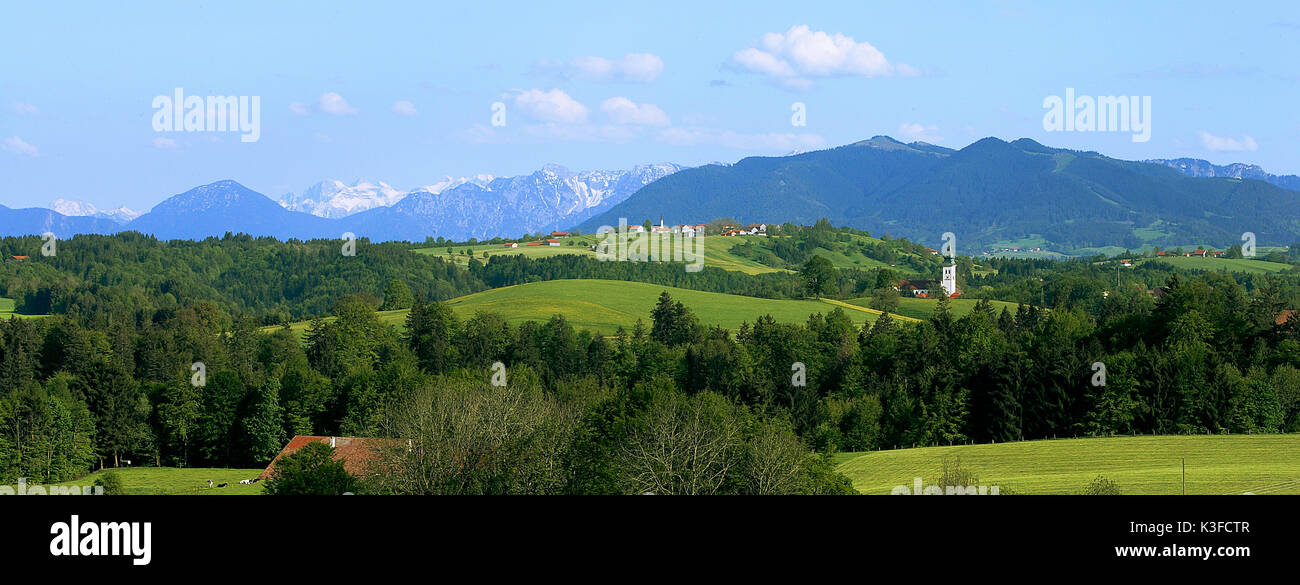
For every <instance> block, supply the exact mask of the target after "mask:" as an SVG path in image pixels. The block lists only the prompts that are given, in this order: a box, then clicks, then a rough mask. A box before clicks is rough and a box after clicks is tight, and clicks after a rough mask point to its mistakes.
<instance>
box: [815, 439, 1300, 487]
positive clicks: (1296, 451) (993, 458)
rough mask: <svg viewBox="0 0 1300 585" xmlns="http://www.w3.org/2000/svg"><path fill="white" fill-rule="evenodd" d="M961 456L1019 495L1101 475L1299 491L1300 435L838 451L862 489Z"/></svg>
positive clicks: (1130, 483)
mask: <svg viewBox="0 0 1300 585" xmlns="http://www.w3.org/2000/svg"><path fill="white" fill-rule="evenodd" d="M945 458H948V459H949V460H950V461H959V463H960V466H961V468H962V469H963V470H968V471H971V472H973V473H974V474H975V476H976V477H977V478H978V480H979V484H980V485H987V486H992V485H997V486H999V488H1000V489H1003V490H1008V491H1011V492H1014V493H1016V494H1073V493H1080V492H1081V491H1082V490H1083V489H1084V487H1085V486H1086V485H1087V484H1088V482H1090V481H1092V480H1093V479H1094V478H1096V477H1097V476H1099V475H1100V476H1104V477H1105V478H1106V479H1109V480H1111V481H1114V482H1116V483H1117V484H1118V486H1119V489H1120V492H1121V493H1123V494H1180V493H1183V477H1184V476H1183V464H1184V462H1185V463H1186V482H1187V484H1186V493H1188V494H1241V493H1245V492H1251V493H1254V494H1300V435H1295V434H1290V435H1162V436H1137V437H1103V438H1087V439H1060V440H1047V441H1024V442H1017V443H997V444H984V445H957V446H952V447H921V448H916V449H896V450H890V451H873V452H869V453H841V454H839V455H837V456H836V463H837V467H838V469H839V471H841V472H842V473H844V474H845V475H847V476H848V477H849V479H851V480H852V481H853V485H854V487H856V488H857V489H858V491H860V492H862V493H864V494H889V493H890V491H891V490H892V489H893V488H894V487H895V486H899V485H908V486H911V485H912V484H913V478H916V477H920V478H922V480H923V481H924V483H925V485H933V484H935V482H937V480H938V478H939V476H940V474H941V471H942V468H943V461H944V459H945Z"/></svg>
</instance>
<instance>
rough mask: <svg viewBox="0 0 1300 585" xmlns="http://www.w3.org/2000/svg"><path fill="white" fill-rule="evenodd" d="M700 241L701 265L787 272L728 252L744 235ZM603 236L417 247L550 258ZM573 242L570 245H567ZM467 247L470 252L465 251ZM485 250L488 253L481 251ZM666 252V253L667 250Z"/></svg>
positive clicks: (584, 248)
mask: <svg viewBox="0 0 1300 585" xmlns="http://www.w3.org/2000/svg"><path fill="white" fill-rule="evenodd" d="M700 238H701V241H700V245H701V246H703V247H704V266H712V267H714V268H721V269H723V270H733V271H737V272H744V273H745V274H762V273H765V272H789V271H787V270H782V269H779V268H773V267H771V266H764V265H762V264H759V263H758V262H755V261H753V260H749V259H747V258H741V257H740V256H737V255H735V254H732V253H731V248H732V246H735V245H737V244H741V243H743V241H744V240H746V238H744V237H723V236H701V237H700ZM601 239H602V238H599V237H597V236H594V235H585V236H574V237H571V238H563V239H560V242H561V243H560V245H559V246H529V245H526V244H523V243H521V244H519V247H518V248H506V247H505V246H504V245H502V244H478V245H474V246H466V245H460V246H450V247H451V250H452V252H451V253H450V254H448V253H447V248H448V246H443V247H441V248H439V247H431V248H416V249H415V250H414V252H416V253H417V254H426V255H430V256H438V257H440V258H444V259H447V260H451V261H452V262H456V263H458V264H469V260H470V258H471V257H472V258H476V259H478V260H479V261H480V262H486V261H487V260H488V259H490V258H491V257H492V256H526V257H529V258H549V257H552V256H560V255H566V254H572V255H579V256H591V257H592V258H595V257H596V252H595V251H593V250H592V249H591V246H593V245H595V244H596V243H597V242H600V241H601ZM570 244H572V245H570ZM467 250H468V251H469V253H470V254H469V255H468V256H467V255H466V254H465V251H467ZM484 253H486V254H487V257H484V256H483V254H484ZM666 254H667V253H666Z"/></svg>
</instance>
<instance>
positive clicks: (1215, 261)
mask: <svg viewBox="0 0 1300 585" xmlns="http://www.w3.org/2000/svg"><path fill="white" fill-rule="evenodd" d="M1144 262H1163V263H1165V264H1168V265H1170V266H1173V267H1174V268H1176V269H1179V270H1209V271H1215V272H1245V273H1248V274H1272V273H1275V272H1282V271H1283V270H1290V269H1291V265H1290V264H1282V263H1280V262H1265V261H1263V260H1255V259H1252V258H1199V257H1189V256H1176V257H1173V258H1143V259H1140V260H1138V261H1137V263H1138V264H1142V263H1144Z"/></svg>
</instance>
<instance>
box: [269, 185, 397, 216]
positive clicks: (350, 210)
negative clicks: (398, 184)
mask: <svg viewBox="0 0 1300 585" xmlns="http://www.w3.org/2000/svg"><path fill="white" fill-rule="evenodd" d="M405 196H406V192H405V191H402V190H400V189H395V188H393V187H392V186H391V185H389V184H388V183H385V182H383V181H380V182H378V183H371V182H370V181H365V180H357V181H356V182H355V183H353V184H352V185H348V184H347V183H344V182H343V181H339V180H337V179H330V180H326V181H321V182H319V183H316V184H315V185H312V186H310V187H308V188H307V189H306V190H304V191H303V192H302V194H301V195H295V194H293V193H287V194H285V196H284V197H281V198H280V201H279V203H280V206H282V207H284V208H285V209H289V210H292V211H301V212H304V213H310V214H312V215H315V216H319V217H329V218H339V217H347V216H349V215H352V214H354V213H359V212H362V211H365V210H367V209H374V208H376V207H387V206H389V205H392V204H394V203H397V202H398V201H401V200H402V197H405Z"/></svg>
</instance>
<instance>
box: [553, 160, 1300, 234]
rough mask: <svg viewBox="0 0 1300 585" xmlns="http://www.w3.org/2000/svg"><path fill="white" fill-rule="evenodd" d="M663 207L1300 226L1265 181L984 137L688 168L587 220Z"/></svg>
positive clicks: (880, 217) (794, 217) (809, 214)
mask: <svg viewBox="0 0 1300 585" xmlns="http://www.w3.org/2000/svg"><path fill="white" fill-rule="evenodd" d="M620 217H626V218H628V220H629V221H630V222H632V223H640V222H641V221H643V220H645V219H652V220H656V221H657V219H658V218H659V217H663V218H664V220H665V221H667V222H668V223H699V222H703V221H708V220H710V219H713V218H716V217H732V218H735V219H736V220H738V221H739V222H740V223H781V222H786V221H792V222H794V223H802V224H811V223H813V221H815V220H816V219H817V218H820V217H826V218H829V219H830V220H831V222H832V223H834V224H836V225H848V226H852V227H856V228H862V229H866V230H868V231H870V232H872V233H886V232H887V233H890V234H892V235H894V236H904V237H908V238H910V239H912V240H914V241H920V242H934V241H937V239H938V238H939V235H940V234H942V233H943V232H948V231H951V232H954V233H957V234H958V237H959V242H960V243H962V244H963V245H971V246H982V245H987V244H990V243H993V242H998V241H1003V240H1013V239H1017V238H1021V237H1029V236H1040V237H1042V238H1043V239H1045V240H1046V241H1047V245H1048V246H1049V247H1051V248H1053V249H1058V250H1073V249H1077V248H1086V247H1095V246H1122V247H1125V248H1139V247H1141V246H1142V245H1144V244H1150V245H1157V246H1177V245H1184V244H1187V243H1190V242H1201V243H1211V244H1215V245H1219V246H1223V247H1226V246H1229V245H1232V244H1240V243H1241V234H1242V233H1243V232H1248V231H1249V232H1253V233H1255V234H1256V236H1257V238H1258V241H1259V242H1261V243H1267V244H1274V245H1280V244H1286V243H1290V242H1292V241H1294V240H1296V239H1297V238H1300V193H1297V192H1295V191H1289V190H1286V189H1282V188H1280V187H1278V186H1275V185H1272V184H1269V183H1266V182H1264V181H1258V180H1252V179H1235V178H1196V177H1189V176H1186V175H1184V174H1182V173H1180V172H1178V171H1177V170H1175V169H1172V168H1169V167H1166V166H1163V165H1159V164H1151V163H1144V162H1131V161H1123V160H1118V159H1113V158H1109V157H1106V156H1102V155H1100V154H1098V153H1096V152H1080V151H1072V150H1065V149H1057V148H1050V147H1047V146H1043V145H1042V144H1039V143H1037V142H1035V141H1033V140H1030V139H1024V138H1022V139H1020V140H1016V141H1014V142H1005V141H1002V140H999V139H997V138H985V139H983V140H980V141H978V142H975V143H974V144H971V145H970V146H967V147H965V148H963V149H961V150H951V149H946V148H941V147H936V146H933V145H929V144H925V143H920V142H914V143H912V144H903V143H901V142H898V141H896V140H894V139H892V138H888V137H883V136H878V137H876V138H873V139H871V140H866V141H862V142H858V143H855V144H851V145H847V146H842V147H839V148H833V149H829V150H822V151H817V152H809V153H804V154H799V155H794V156H787V157H766V158H759V157H754V158H747V159H744V160H741V161H740V162H738V163H736V164H735V165H731V166H721V165H711V166H706V167H699V168H695V169H688V170H685V171H682V172H678V173H675V174H673V175H669V176H667V177H664V178H663V179H660V180H658V181H655V182H654V183H651V184H649V185H647V186H646V187H645V188H643V189H641V190H640V191H638V192H637V193H636V194H634V195H632V197H630V198H628V199H627V200H626V201H624V202H623V203H621V204H619V205H617V206H615V207H614V208H612V209H611V210H609V211H608V212H606V213H603V214H601V215H599V216H596V217H595V218H592V219H591V220H589V221H587V222H585V223H583V224H582V225H580V226H578V229H581V230H583V231H584V232H587V231H594V230H595V229H596V228H597V227H599V226H601V225H617V223H618V218H620Z"/></svg>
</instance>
